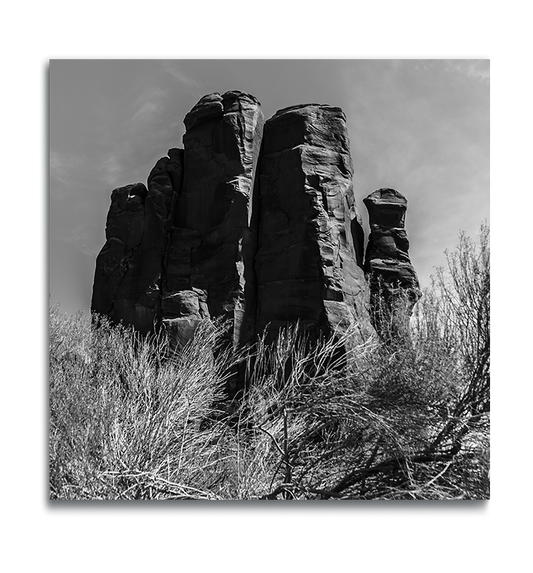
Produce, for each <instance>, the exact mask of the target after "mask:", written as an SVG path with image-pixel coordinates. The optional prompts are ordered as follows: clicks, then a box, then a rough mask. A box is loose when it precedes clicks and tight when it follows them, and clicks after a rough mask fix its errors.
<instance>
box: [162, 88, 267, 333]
mask: <svg viewBox="0 0 533 573" xmlns="http://www.w3.org/2000/svg"><path fill="white" fill-rule="evenodd" d="M184 123H185V127H186V129H187V131H186V133H185V135H184V137H183V144H184V147H185V149H184V154H183V160H184V165H185V169H184V175H183V181H182V186H181V189H180V191H179V193H178V196H177V197H176V201H175V207H174V208H173V211H172V226H171V228H170V236H169V240H168V248H167V257H166V262H165V280H164V285H163V293H162V297H163V300H162V310H163V312H162V319H163V322H164V324H165V326H166V327H167V328H168V329H170V330H171V331H173V332H174V333H175V334H176V335H177V337H178V339H179V340H180V341H181V342H182V343H183V342H185V341H186V340H187V339H188V338H190V335H191V333H192V332H193V331H194V328H195V325H196V324H197V323H198V321H199V320H201V319H202V318H206V317H220V318H223V319H229V320H230V321H231V323H232V336H233V339H234V341H235V343H238V342H247V341H250V340H251V338H252V337H253V329H254V316H253V310H251V309H248V310H247V308H246V304H247V302H248V303H249V305H253V304H254V301H253V296H251V295H250V293H249V292H248V290H249V285H248V284H247V280H246V278H247V277H246V276H245V275H246V271H247V269H248V268H252V267H253V258H251V257H253V246H252V245H251V242H252V240H253V239H252V237H251V236H250V231H249V228H250V219H251V216H252V190H253V186H254V179H255V170H256V166H257V161H258V158H259V149H260V145H261V137H262V133H263V123H264V120H263V113H262V111H261V108H260V104H259V102H258V101H257V99H256V98H255V97H253V96H251V95H248V94H244V93H241V92H228V93H225V94H224V95H222V96H221V95H220V94H211V95H207V96H205V97H203V98H202V99H201V100H200V101H199V102H198V103H197V104H196V105H195V106H194V108H193V109H192V110H191V112H190V113H188V114H187V116H186V117H185V121H184ZM248 299H251V300H248Z"/></svg>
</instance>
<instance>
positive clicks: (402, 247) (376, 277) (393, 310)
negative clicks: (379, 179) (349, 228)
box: [363, 188, 421, 341]
mask: <svg viewBox="0 0 533 573" xmlns="http://www.w3.org/2000/svg"><path fill="white" fill-rule="evenodd" d="M363 202H364V204H365V206H366V208H367V209H368V215H369V220H370V237H369V238H368V245H367V249H366V257H365V270H366V272H367V273H368V275H369V282H370V291H371V309H372V321H373V324H374V327H375V328H376V330H377V332H378V334H379V335H380V337H381V338H382V339H383V340H385V341H394V340H397V341H399V340H404V339H405V338H408V337H409V317H410V316H411V311H412V309H413V306H414V305H415V303H416V302H417V300H418V299H419V298H420V296H421V294H420V286H419V283H418V277H417V275H416V272H415V269H414V267H413V265H412V264H411V259H410V258H409V240H408V239H407V232H406V230H405V213H406V211H407V199H406V198H405V197H404V196H403V195H402V194H401V193H399V192H398V191H396V190H395V189H390V188H382V189H378V190H377V191H374V192H373V193H371V194H370V195H369V196H368V197H366V198H365V199H364V201H363Z"/></svg>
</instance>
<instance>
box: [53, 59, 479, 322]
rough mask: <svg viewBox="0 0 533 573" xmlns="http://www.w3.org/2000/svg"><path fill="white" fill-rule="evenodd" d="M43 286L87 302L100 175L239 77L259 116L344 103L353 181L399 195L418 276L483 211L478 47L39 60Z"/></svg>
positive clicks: (140, 158) (65, 307)
mask: <svg viewBox="0 0 533 573" xmlns="http://www.w3.org/2000/svg"><path fill="white" fill-rule="evenodd" d="M49 74H50V76H49V88H50V99H49V104H50V115H49V122H50V124H49V135H50V144H49V150H50V208H49V218H50V221H49V233H50V253H49V264H50V296H51V301H52V303H53V304H56V303H59V304H60V309H61V310H62V311H64V312H68V313H74V312H76V311H78V310H82V311H89V309H90V300H91V292H92V282H93V276H94V269H95V262H96V256H97V254H98V252H99V251H100V249H101V248H102V247H103V245H104V243H105V223H106V216H107V211H108V209H109V205H110V196H111V192H112V190H113V189H115V188H116V187H120V186H123V185H127V184H128V183H135V182H144V183H146V178H147V177H148V174H149V172H150V170H151V169H152V167H153V165H154V164H155V162H156V161H157V160H158V159H159V158H160V157H162V156H164V155H166V153H167V150H168V149H170V148H171V147H182V137H183V134H184V125H183V118H184V117H185V115H186V113H187V112H188V111H189V110H190V109H191V108H192V107H193V106H194V105H195V104H196V102H197V101H198V100H199V99H200V98H201V97H202V96H204V95H205V94H208V93H212V92H220V93H223V92H225V91H228V90H241V91H243V92H247V93H251V94H253V95H255V96H256V97H257V98H258V99H259V101H260V102H261V105H262V109H263V113H264V115H265V118H267V119H268V118H269V117H272V115H274V113H275V112H276V111H277V110H279V109H282V108H284V107H288V106H291V105H295V104H300V103H326V104H330V105H334V106H338V107H341V108H342V109H343V110H344V112H345V114H346V116H347V126H348V133H349V137H350V142H351V153H352V158H353V162H354V179H353V181H354V192H355V196H356V204H357V207H358V210H359V212H360V214H361V216H362V217H363V222H364V226H365V231H366V235H367V236H368V216H367V212H366V208H365V207H364V205H363V199H364V198H365V197H366V196H367V195H369V194H370V193H372V192H373V191H374V190H376V189H379V188H380V187H392V188H394V189H397V190H398V191H400V192H401V193H402V194H403V195H404V196H405V197H406V198H407V201H408V210H407V216H406V229H407V233H408V237H409V240H410V245H411V248H410V256H411V261H412V263H413V265H414V267H415V269H416V271H417V273H418V276H419V279H420V283H421V286H422V287H423V288H424V287H428V286H429V285H430V275H431V274H432V273H434V271H435V267H437V266H441V265H444V264H445V257H444V251H445V250H446V249H448V250H453V249H454V247H455V246H456V244H457V242H458V235H459V232H460V231H464V232H465V233H466V234H467V235H469V236H471V237H473V238H475V237H476V236H477V234H478V232H479V228H480V225H481V223H482V222H483V221H487V222H489V192H490V190H489V172H490V169H489V111H490V109H489V84H490V74H489V60H487V59H480V60H471V59H469V60H461V59H451V60H446V59H431V60H415V59H409V60H402V59H390V60H376V59H373V60H355V59H341V60H325V59H321V60H312V59H305V60H287V59H277V60H251V59H248V60H198V59H195V60H76V59H72V60H51V62H50V67H49Z"/></svg>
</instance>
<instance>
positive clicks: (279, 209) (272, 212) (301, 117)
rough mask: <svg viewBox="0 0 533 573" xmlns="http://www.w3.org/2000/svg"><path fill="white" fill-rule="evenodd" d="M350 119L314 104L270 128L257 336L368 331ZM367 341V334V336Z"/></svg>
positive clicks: (287, 112) (262, 196)
mask: <svg viewBox="0 0 533 573" xmlns="http://www.w3.org/2000/svg"><path fill="white" fill-rule="evenodd" d="M352 175H353V166H352V159H351V156H350V151H349V141H348V135H347V131H346V117H345V115H344V113H343V112H342V110H341V109H340V108H337V107H332V106H328V105H319V104H309V105H301V106H294V107H290V108H287V109H284V110H281V111H278V112H277V113H276V115H275V116H274V117H273V118H272V119H270V120H268V121H267V122H266V124H265V131H264V137H263V153H262V159H261V167H260V181H259V232H258V250H257V253H256V256H255V269H256V274H257V301H258V302H257V305H258V310H257V331H258V332H262V331H263V329H264V328H265V327H266V326H267V325H269V324H270V329H271V330H272V332H273V333H275V332H276V330H277V329H278V328H279V327H280V326H284V325H286V324H287V323H289V322H295V321H297V320H299V321H300V324H301V325H302V326H303V327H304V328H306V329H307V330H309V331H315V332H316V331H321V332H324V333H331V332H334V331H337V332H339V331H340V332H344V331H346V329H348V328H349V327H350V326H353V325H357V326H358V327H359V328H360V329H361V331H364V330H366V331H368V326H369V315H368V308H367V284H366V281H365V277H364V273H363V270H362V268H361V264H362V252H363V233H362V227H361V222H360V218H359V216H358V214H357V211H356V208H355V199H354V194H353V185H352ZM361 333H362V332H361Z"/></svg>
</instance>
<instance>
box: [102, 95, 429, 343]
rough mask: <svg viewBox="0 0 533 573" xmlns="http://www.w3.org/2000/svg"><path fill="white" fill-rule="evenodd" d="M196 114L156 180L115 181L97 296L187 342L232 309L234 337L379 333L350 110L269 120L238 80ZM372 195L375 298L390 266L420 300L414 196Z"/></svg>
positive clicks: (286, 112)
mask: <svg viewBox="0 0 533 573" xmlns="http://www.w3.org/2000/svg"><path fill="white" fill-rule="evenodd" d="M184 123H185V127H186V132H185V135H184V137H183V146H184V149H170V150H169V151H168V155H167V156H166V157H163V158H161V159H159V161H157V163H156V165H155V166H154V168H153V169H152V171H151V173H150V174H149V176H148V180H147V185H146V186H145V185H144V184H142V183H136V184H134V185H127V186H126V187H121V188H119V189H115V190H114V191H113V193H112V196H111V208H110V210H109V214H108V217H107V227H106V244H105V246H104V248H103V249H102V251H101V252H100V254H99V255H98V258H97V262H96V272H95V281H94V288H93V299H92V310H93V311H94V312H96V313H100V314H104V315H107V316H109V317H110V318H111V320H112V321H114V322H117V323H119V322H122V323H125V324H127V325H133V326H134V327H135V328H136V329H138V330H139V331H141V332H143V333H147V332H152V331H154V330H157V329H159V328H164V329H166V330H167V331H168V332H169V333H170V334H171V335H173V337H174V340H175V343H176V345H177V346H182V345H183V344H185V343H186V342H187V340H189V339H190V338H191V336H192V335H193V333H194V331H195V329H196V327H197V325H198V323H199V322H200V321H201V320H204V319H214V318H221V319H224V320H225V321H229V325H230V335H231V338H232V341H233V344H235V345H237V344H244V343H247V342H253V341H254V340H255V339H256V337H257V336H258V335H260V334H262V333H263V332H264V331H265V329H268V333H269V336H270V337H272V336H274V335H275V334H276V332H277V329H278V328H279V327H281V326H284V325H287V324H288V323H291V322H295V321H300V324H301V325H302V326H303V327H304V328H305V329H306V330H307V331H309V332H310V333H315V334H317V335H318V334H321V333H324V334H332V333H337V334H342V333H344V332H346V331H347V330H348V329H350V331H353V332H355V333H356V336H355V338H354V340H356V339H357V333H358V334H359V340H361V339H365V338H366V337H368V336H369V335H371V334H372V333H373V332H374V330H373V328H372V325H371V317H370V292H369V289H368V283H367V280H366V278H365V274H364V270H363V243H364V236H363V229H362V225H361V219H360V217H359V215H358V213H357V210H356V206H355V198H354V192H353V184H352V175H353V165H352V159H351V156H350V150H349V141H348V134H347V130H346V117H345V115H344V113H343V112H342V110H341V109H340V108H337V107H332V106H329V105H319V104H308V105H298V106H293V107H289V108H286V109H283V110H280V111H278V112H277V113H276V114H275V115H274V117H272V118H271V119H270V120H268V121H267V122H266V123H265V122H264V119H263V113H262V111H261V107H260V103H259V102H258V100H257V99H256V98H255V97H254V96H251V95H249V94H245V93H242V92H237V91H232V92H227V93H225V94H223V95H220V94H218V93H214V94H210V95H207V96H205V97H203V98H202V99H201V100H200V101H199V102H198V103H197V104H196V105H195V106H194V108H193V109H192V110H191V111H190V112H189V113H188V114H187V116H186V117H185V120H184ZM365 203H366V205H367V207H368V209H369V211H370V219H371V228H372V233H371V237H370V242H369V245H368V249H367V262H366V266H365V269H366V271H367V273H369V274H370V278H371V280H370V286H371V288H372V289H373V290H372V293H373V294H372V296H373V299H372V301H373V303H374V307H375V305H376V300H377V299H376V296H377V290H376V288H375V285H376V284H377V279H378V277H381V280H382V281H384V283H385V285H386V288H387V289H388V290H387V293H389V294H388V296H389V295H391V293H393V292H395V290H394V289H395V288H396V283H397V282H399V284H400V287H401V288H402V289H404V290H406V289H407V290H408V291H409V293H412V296H411V295H410V296H411V300H416V296H417V295H416V293H417V292H418V290H417V289H418V282H417V280H416V274H415V273H414V270H413V268H412V266H411V264H410V261H409V257H408V254H407V250H408V243H407V238H406V235H405V230H404V223H403V222H404V212H405V206H406V201H405V199H404V198H403V197H402V196H401V195H400V194H399V193H397V192H395V191H393V190H388V189H387V190H385V189H381V190H379V191H376V192H375V193H373V194H372V195H370V196H369V197H368V198H367V199H366V200H365ZM389 299H390V300H391V296H389V298H388V300H389Z"/></svg>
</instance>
